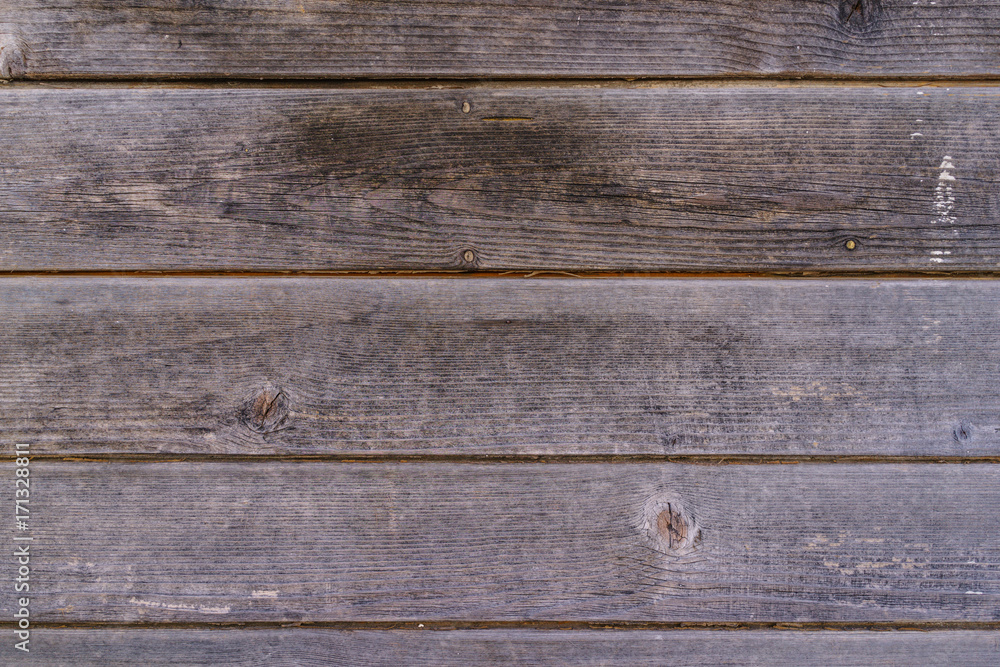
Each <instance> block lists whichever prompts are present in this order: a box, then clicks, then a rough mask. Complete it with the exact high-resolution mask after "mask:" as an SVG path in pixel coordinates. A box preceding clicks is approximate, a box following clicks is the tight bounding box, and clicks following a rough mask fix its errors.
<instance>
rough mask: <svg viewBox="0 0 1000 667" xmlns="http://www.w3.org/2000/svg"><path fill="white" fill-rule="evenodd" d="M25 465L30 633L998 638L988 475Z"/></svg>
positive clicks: (876, 469) (999, 564)
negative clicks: (517, 627)
mask: <svg viewBox="0 0 1000 667" xmlns="http://www.w3.org/2000/svg"><path fill="white" fill-rule="evenodd" d="M31 466H32V468H31V496H30V501H31V526H32V527H31V534H32V536H33V537H34V538H35V540H34V542H32V549H33V553H34V556H32V558H31V568H32V577H33V578H32V580H31V581H32V582H33V583H35V584H36V585H33V586H32V587H31V595H32V601H31V606H32V609H33V615H32V618H33V619H34V620H36V621H38V622H64V621H65V622H79V621H91V622H93V621H123V622H146V623H153V622H162V621H176V622H209V623H210V622H241V621H271V622H297V621H302V622H308V621H426V620H439V621H447V620H467V621H484V622H490V621H519V620H553V621H560V620H561V621H572V620H575V621H581V622H589V621H600V622H615V621H626V620H634V621H660V622H674V621H703V622H728V621H738V622H753V621H756V622H780V621H790V622H807V621H858V622H870V621H907V620H909V621H974V622H983V621H995V620H997V601H998V599H1000V514H998V513H997V512H995V511H993V510H994V509H995V508H996V507H997V504H998V503H1000V466H996V465H991V464H969V465H953V464H852V465H830V464H799V465H758V466H745V465H740V466H704V465H689V464H669V463H648V464H629V463H622V464H617V465H607V464H602V463H598V464H590V463H586V464H584V463H571V464H540V463H536V464H520V465H514V464H479V463H466V464H462V463H442V462H410V463H391V462H379V463H336V462H312V461H306V462H269V463H267V464H266V465H262V464H260V463H255V462H247V461H235V462H149V463H121V462H103V463H82V462H56V461H44V460H38V459H36V460H35V461H33V462H32V463H31ZM4 467H5V468H6V469H7V470H8V471H10V469H11V467H12V463H7V464H5V466H4ZM10 478H11V479H13V476H12V475H11V476H10ZM6 486H7V487H8V488H9V489H12V488H13V485H12V484H10V485H6ZM12 495H13V491H12V490H6V491H4V496H5V497H7V498H8V500H10V501H11V505H8V506H12V505H13V503H12V498H9V496H12ZM11 523H13V522H11ZM8 530H9V531H10V532H13V525H11V528H10V529H8ZM14 597H15V596H14V595H8V596H3V597H2V598H0V610H2V612H3V614H4V616H5V617H7V618H13V609H12V608H11V605H12V604H14V602H13V601H14Z"/></svg>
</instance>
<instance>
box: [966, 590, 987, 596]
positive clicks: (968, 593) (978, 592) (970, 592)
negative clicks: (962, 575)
mask: <svg viewBox="0 0 1000 667" xmlns="http://www.w3.org/2000/svg"><path fill="white" fill-rule="evenodd" d="M965 594H966V595H982V594H983V592H982V591H965Z"/></svg>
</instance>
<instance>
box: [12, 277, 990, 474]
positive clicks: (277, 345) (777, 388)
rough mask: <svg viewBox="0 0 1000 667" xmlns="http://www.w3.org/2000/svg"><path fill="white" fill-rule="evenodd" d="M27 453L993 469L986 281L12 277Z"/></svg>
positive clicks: (19, 430) (17, 424) (19, 423)
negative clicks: (629, 458)
mask: <svg viewBox="0 0 1000 667" xmlns="http://www.w3.org/2000/svg"><path fill="white" fill-rule="evenodd" d="M0 322H3V324H2V326H0V330H2V336H0V372H2V376H3V378H4V382H3V383H2V384H0V402H2V404H3V405H4V410H3V411H2V413H0V431H2V432H3V433H4V434H5V437H7V438H9V439H11V440H13V441H17V442H29V443H32V446H33V447H35V451H36V453H38V454H41V453H47V454H50V455H51V454H64V455H74V454H85V453H120V454H129V453H189V454H249V455H256V454H299V455H316V454H318V455H380V454H382V455H385V454H388V455H392V454H424V455H433V454H451V455H498V454H499V455H502V454H513V455H524V454H527V455H535V454H542V455H559V454H605V455H611V454H653V455H685V454H722V455H728V454H765V455H766V454H772V455H784V454H799V455H862V456H887V455H897V456H931V457H934V456H940V457H945V456H952V457H954V456H959V457H961V456H994V457H995V456H998V454H1000V447H998V445H1000V417H998V415H1000V396H998V395H997V392H996V391H995V381H996V378H997V377H998V374H1000V346H998V345H997V340H998V336H1000V284H998V283H996V282H993V281H929V280H923V281H916V280H910V281H862V280H857V281H855V280H851V281H837V280H834V281H819V280H815V281H813V280H810V281H801V280H797V281H761V280H653V279H631V280H599V279H594V280H518V279H506V280H504V279H489V280H487V279H481V280H449V279H368V280H365V279H351V278H253V279H249V278H246V279H236V278H219V279H206V278H169V279H167V278H160V279H157V278H82V277H66V278H8V279H5V280H2V281H0Z"/></svg>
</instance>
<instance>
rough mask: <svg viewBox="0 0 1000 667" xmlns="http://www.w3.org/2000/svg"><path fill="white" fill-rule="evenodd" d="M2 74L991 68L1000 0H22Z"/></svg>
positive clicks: (997, 64)
mask: <svg viewBox="0 0 1000 667" xmlns="http://www.w3.org/2000/svg"><path fill="white" fill-rule="evenodd" d="M0 18H2V20H3V21H4V23H3V24H0V25H2V26H3V27H2V32H4V33H6V34H7V35H9V36H10V40H11V42H12V43H14V44H16V45H17V48H16V49H11V50H10V53H7V52H4V53H3V57H4V59H5V62H6V71H5V74H6V75H7V76H29V77H63V76H108V77H127V76H176V75H199V76H247V77H251V76H252V77H267V78H271V77H288V76H293V77H295V76H299V77H301V76H309V77H314V76H318V77H325V76H334V77H350V76H368V77H400V76H404V77H408V76H413V77H436V76H450V77H456V76H476V77H478V76H512V75H513V76H516V75H533V76H566V75H569V76H595V75H599V76H609V75H610V76H705V75H720V74H721V75H732V74H743V75H760V74H786V75H810V74H812V75H834V76H844V75H858V74H861V75H956V74H958V75H966V74H973V75H996V74H997V73H998V71H1000V56H998V50H1000V4H998V3H997V2H996V0H980V1H979V2H975V3H959V2H950V1H948V0H940V1H939V2H936V3H934V2H928V1H926V0H924V1H918V2H914V1H913V0H860V1H859V0H800V1H797V2H793V3H781V4H776V3H773V2H768V1H767V0H742V1H739V2H737V1H734V0H712V1H709V2H699V3H697V6H692V5H691V3H688V2H681V1H679V0H665V1H662V2H655V3H653V2H639V3H620V2H610V1H603V0H581V1H578V2H574V3H566V2H556V1H555V0H535V1H533V2H530V3H528V2H523V1H520V0H491V1H489V2H480V1H476V2H471V1H470V0H445V1H440V2H418V1H414V0H409V1H405V2H389V1H386V0H380V1H374V2H363V3H361V2H326V1H320V0H296V1H294V2H286V1H284V0H255V1H254V2H246V1H244V0H208V1H199V2H185V1H182V0H141V1H136V2H129V3H109V2H106V1H104V0H75V1H74V2H72V3H53V2H42V1H41V0H26V1H25V2H20V3H17V4H16V5H15V4H11V5H10V6H8V7H5V9H4V13H3V16H2V17H0Z"/></svg>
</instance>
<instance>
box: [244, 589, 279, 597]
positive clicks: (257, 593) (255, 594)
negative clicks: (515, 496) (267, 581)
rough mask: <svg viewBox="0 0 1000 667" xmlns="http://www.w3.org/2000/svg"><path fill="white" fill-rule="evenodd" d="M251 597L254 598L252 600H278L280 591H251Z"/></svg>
mask: <svg viewBox="0 0 1000 667" xmlns="http://www.w3.org/2000/svg"><path fill="white" fill-rule="evenodd" d="M250 597H252V598H276V597H278V591H250Z"/></svg>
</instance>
